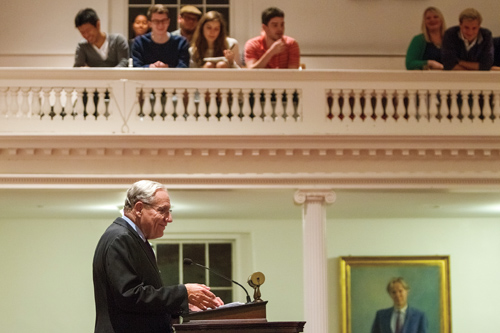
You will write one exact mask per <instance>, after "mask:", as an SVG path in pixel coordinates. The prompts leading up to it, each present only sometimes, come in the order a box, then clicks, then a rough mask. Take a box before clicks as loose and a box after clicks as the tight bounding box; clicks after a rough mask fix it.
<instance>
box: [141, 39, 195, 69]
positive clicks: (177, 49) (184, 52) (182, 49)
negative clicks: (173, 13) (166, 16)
mask: <svg viewBox="0 0 500 333" xmlns="http://www.w3.org/2000/svg"><path fill="white" fill-rule="evenodd" d="M168 34H169V39H168V41H167V42H166V43H163V44H157V43H155V42H154V41H153V39H152V37H151V32H149V33H147V34H145V35H142V36H138V37H136V38H135V39H134V44H132V58H133V60H134V67H149V65H150V64H153V63H155V62H157V61H158V60H159V61H161V62H163V63H165V64H167V65H168V67H169V68H176V67H177V68H187V67H189V43H188V41H187V39H186V38H184V37H182V36H174V35H172V34H170V33H168Z"/></svg>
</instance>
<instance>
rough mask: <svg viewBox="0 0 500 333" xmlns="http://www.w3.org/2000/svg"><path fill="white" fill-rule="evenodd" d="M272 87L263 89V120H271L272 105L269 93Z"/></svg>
mask: <svg viewBox="0 0 500 333" xmlns="http://www.w3.org/2000/svg"><path fill="white" fill-rule="evenodd" d="M272 92H273V90H272V89H264V107H263V108H262V114H263V118H264V121H266V122H271V121H273V120H274V119H273V117H272V114H273V106H272V105H271V93H272Z"/></svg>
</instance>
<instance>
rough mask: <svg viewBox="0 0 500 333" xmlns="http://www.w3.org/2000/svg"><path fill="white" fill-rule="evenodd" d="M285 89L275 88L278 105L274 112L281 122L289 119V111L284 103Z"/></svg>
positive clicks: (277, 119)
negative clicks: (287, 111)
mask: <svg viewBox="0 0 500 333" xmlns="http://www.w3.org/2000/svg"><path fill="white" fill-rule="evenodd" d="M284 92H285V90H284V89H275V90H274V93H275V94H276V106H275V108H274V112H275V114H276V121H277V122H279V123H283V122H285V121H286V120H287V117H288V115H287V113H286V110H285V106H284V105H283V93H284Z"/></svg>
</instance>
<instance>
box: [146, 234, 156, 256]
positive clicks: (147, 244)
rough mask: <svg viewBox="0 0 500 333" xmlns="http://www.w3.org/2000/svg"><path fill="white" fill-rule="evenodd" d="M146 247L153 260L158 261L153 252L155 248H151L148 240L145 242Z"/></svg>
mask: <svg viewBox="0 0 500 333" xmlns="http://www.w3.org/2000/svg"><path fill="white" fill-rule="evenodd" d="M145 243H146V247H147V248H148V250H149V252H150V253H151V255H152V256H153V258H154V259H155V260H156V256H155V252H154V251H153V248H152V247H151V244H149V242H148V240H147V239H146V241H145Z"/></svg>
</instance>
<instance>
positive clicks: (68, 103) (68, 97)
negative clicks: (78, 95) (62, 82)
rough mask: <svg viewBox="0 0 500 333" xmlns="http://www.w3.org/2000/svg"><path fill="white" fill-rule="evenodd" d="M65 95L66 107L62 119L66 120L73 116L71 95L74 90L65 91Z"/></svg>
mask: <svg viewBox="0 0 500 333" xmlns="http://www.w3.org/2000/svg"><path fill="white" fill-rule="evenodd" d="M63 93H64V107H63V112H62V114H61V115H62V117H63V119H64V117H65V116H67V115H69V114H71V112H70V110H71V105H72V103H71V95H72V93H73V89H72V88H65V89H63Z"/></svg>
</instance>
